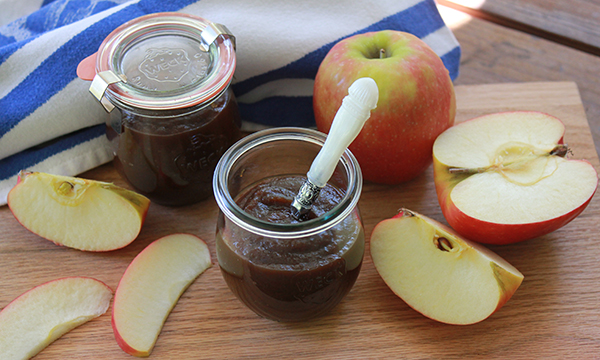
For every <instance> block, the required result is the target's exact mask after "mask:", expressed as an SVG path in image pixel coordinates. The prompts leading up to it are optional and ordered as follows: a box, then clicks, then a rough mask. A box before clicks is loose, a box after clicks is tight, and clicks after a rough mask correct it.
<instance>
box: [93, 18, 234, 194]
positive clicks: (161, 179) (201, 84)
mask: <svg viewBox="0 0 600 360" xmlns="http://www.w3.org/2000/svg"><path fill="white" fill-rule="evenodd" d="M235 65H236V57H235V38H234V37H233V35H231V33H230V32H229V31H228V30H227V28H226V27H225V26H223V25H220V24H216V23H212V22H210V21H208V20H206V19H203V18H200V17H195V16H191V15H187V14H181V13H157V14H151V15H146V16H142V17H140V18H137V19H134V20H132V21H130V22H128V23H125V24H123V25H121V26H120V27H118V28H117V29H115V30H114V31H113V32H112V33H111V34H110V35H108V37H107V38H106V39H105V40H104V42H103V43H102V45H101V46H100V48H99V50H98V53H97V55H96V76H95V77H94V80H93V81H92V86H91V88H90V91H91V92H92V94H93V95H94V96H95V97H96V98H97V99H98V100H99V101H100V102H101V103H102V105H103V106H104V108H105V109H106V110H107V111H108V112H109V120H108V121H107V136H108V138H109V139H110V140H111V142H112V143H113V145H114V154H115V160H114V164H115V167H116V169H117V170H118V171H119V173H120V174H121V175H122V176H123V177H124V178H125V179H126V180H127V181H128V182H129V183H130V184H131V186H132V187H133V188H134V189H135V190H136V191H137V192H139V193H141V194H143V195H145V196H146V197H148V198H150V199H151V200H152V201H153V202H156V203H158V204H162V205H171V206H176V205H186V204H191V203H195V202H198V201H201V200H203V199H206V198H208V197H209V196H211V194H212V177H213V172H214V169H215V167H216V165H217V163H218V161H219V159H220V158H221V156H222V155H223V153H224V152H225V151H226V150H227V149H228V148H229V147H230V146H231V145H232V144H233V143H235V142H236V141H237V140H239V139H240V138H241V132H240V127H241V119H240V114H239V111H238V106H237V102H236V99H235V96H234V94H233V92H232V91H231V89H230V87H229V86H230V83H231V81H232V79H233V74H234V71H235Z"/></svg>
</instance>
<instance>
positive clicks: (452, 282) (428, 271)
mask: <svg viewBox="0 0 600 360" xmlns="http://www.w3.org/2000/svg"><path fill="white" fill-rule="evenodd" d="M370 251H371V258H372V260H373V264H374V265H375V268H376V269H377V272H378V273H379V275H380V276H381V278H382V279H383V281H384V282H385V283H386V284H387V286H388V287H389V288H390V289H391V290H392V291H393V292H394V293H395V294H396V295H397V296H399V297H400V298H402V299H403V300H404V302H406V303H407V304H408V305H409V306H410V307H412V308H413V309H415V310H416V311H418V312H420V313H421V314H423V315H425V316H427V317H429V318H431V319H433V320H436V321H440V322H443V323H448V324H454V325H468V324H474V323H477V322H480V321H483V320H485V319H486V318H488V317H489V316H490V315H492V314H493V313H494V312H496V311H497V310H499V309H500V308H501V307H502V306H503V305H504V304H505V303H506V302H507V301H508V300H509V299H510V298H511V296H512V295H513V294H514V293H515V291H516V290H517V288H518V287H519V286H520V285H521V282H522V281H523V275H522V274H521V273H520V272H519V270H517V269H516V268H515V267H514V266H512V265H511V264H509V263H508V262H507V261H506V260H504V259H502V258H501V257H500V256H498V255H497V254H495V253H493V252H492V251H490V250H489V249H487V248H485V247H484V246H483V245H480V244H478V243H476V242H472V241H469V240H467V239H464V238H462V237H461V236H460V235H458V234H457V233H456V232H455V231H453V230H452V229H450V228H449V227H447V226H445V225H443V224H441V223H439V222H437V221H435V220H433V219H431V218H429V217H427V216H424V215H421V214H418V213H416V212H414V211H410V210H407V209H401V210H400V212H399V213H398V215H396V216H394V217H393V218H391V219H386V220H383V221H381V222H380V223H378V224H377V225H376V226H375V228H374V229H373V232H372V234H371V240H370Z"/></svg>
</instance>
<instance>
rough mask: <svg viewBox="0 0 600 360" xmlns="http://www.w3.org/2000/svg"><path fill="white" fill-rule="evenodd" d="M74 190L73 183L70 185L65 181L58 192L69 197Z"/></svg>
mask: <svg viewBox="0 0 600 360" xmlns="http://www.w3.org/2000/svg"><path fill="white" fill-rule="evenodd" d="M74 188H75V185H73V184H72V183H70V182H68V181H63V182H62V183H61V184H60V185H59V186H58V192H59V193H60V194H62V195H69V194H70V193H71V192H72V191H73V189H74Z"/></svg>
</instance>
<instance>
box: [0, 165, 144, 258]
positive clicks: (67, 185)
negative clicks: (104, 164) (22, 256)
mask: <svg viewBox="0 0 600 360" xmlns="http://www.w3.org/2000/svg"><path fill="white" fill-rule="evenodd" d="M8 206H9V207H10V210H11V211H12V213H13V215H14V216H15V218H16V219H17V220H18V221H19V222H20V223H21V224H22V225H23V226H24V227H25V228H27V229H28V230H29V231H31V232H33V233H35V234H37V235H39V236H41V237H43V238H45V239H48V240H50V241H52V242H54V243H56V244H59V245H64V246H67V247H71V248H74V249H79V250H86V251H109V250H115V249H119V248H122V247H124V246H127V245H128V244H130V243H131V242H132V241H133V240H135V238H136V237H137V236H138V234H139V233H140V230H141V228H142V224H143V223H144V220H145V218H146V213H147V212H148V207H149V206H150V200H148V199H147V198H146V197H144V196H142V195H140V194H138V193H135V192H133V191H130V190H126V189H123V188H121V187H118V186H116V185H114V184H110V183H105V182H100V181H95V180H86V179H81V178H75V177H69V176H60V175H51V174H45V173H41V172H21V174H19V180H18V182H17V185H15V187H14V188H13V189H12V190H11V191H10V192H9V194H8Z"/></svg>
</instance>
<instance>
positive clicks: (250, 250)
mask: <svg viewBox="0 0 600 360" xmlns="http://www.w3.org/2000/svg"><path fill="white" fill-rule="evenodd" d="M324 142H325V135H324V134H323V133H320V132H317V131H314V130H310V129H298V128H279V129H269V130H263V131H260V132H257V133H254V134H252V135H249V136H247V137H246V138H244V139H242V140H240V141H239V142H238V143H236V144H234V145H233V146H232V147H231V148H230V149H229V150H228V151H227V152H226V153H225V155H223V157H222V158H221V160H220V162H219V164H218V165H217V168H216V171H215V175H214V182H213V189H214V193H215V198H216V201H217V204H218V206H219V208H220V212H219V215H218V221H217V231H216V241H215V242H216V250H217V258H218V262H219V266H220V268H221V273H222V275H223V277H224V279H225V281H226V283H227V285H228V286H229V288H230V289H231V291H232V292H233V294H235V296H236V297H237V298H238V299H239V300H241V302H242V303H244V304H245V305H246V306H247V307H248V308H250V309H251V310H253V311H254V312H255V313H256V314H258V315H260V316H262V317H265V318H268V319H272V320H276V321H284V322H293V321H303V320H308V319H311V318H315V317H318V316H321V315H324V314H326V313H328V312H330V311H331V310H332V309H333V308H334V307H335V306H336V305H337V304H338V303H340V301H342V299H343V298H344V297H345V296H346V295H347V294H348V292H349V291H350V290H351V288H352V287H353V285H354V283H355V281H356V279H357V277H358V274H359V272H360V268H361V264H362V260H363V255H364V247H365V242H364V229H363V225H362V220H361V217H360V213H359V209H358V200H359V197H360V193H361V190H362V175H361V172H360V168H359V166H358V163H357V162H356V159H355V158H354V156H353V155H352V154H351V153H350V151H349V150H347V151H346V152H345V153H344V154H343V156H342V158H341V159H340V161H339V162H338V165H337V167H336V170H335V172H334V174H333V176H332V177H331V179H330V181H329V183H328V184H327V185H326V186H325V187H324V188H323V189H322V190H321V193H320V195H319V197H318V198H317V200H316V201H315V203H313V206H312V210H311V212H310V213H309V214H308V216H305V217H302V218H300V219H298V218H296V217H295V216H294V213H293V211H292V210H291V203H292V201H293V199H294V197H295V196H296V194H297V193H298V190H299V188H300V187H301V185H302V183H303V182H304V181H305V179H306V173H307V171H308V169H309V168H310V165H311V163H312V161H313V160H314V158H315V156H316V155H317V153H318V152H319V150H320V149H321V147H322V146H323V144H324Z"/></svg>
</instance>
